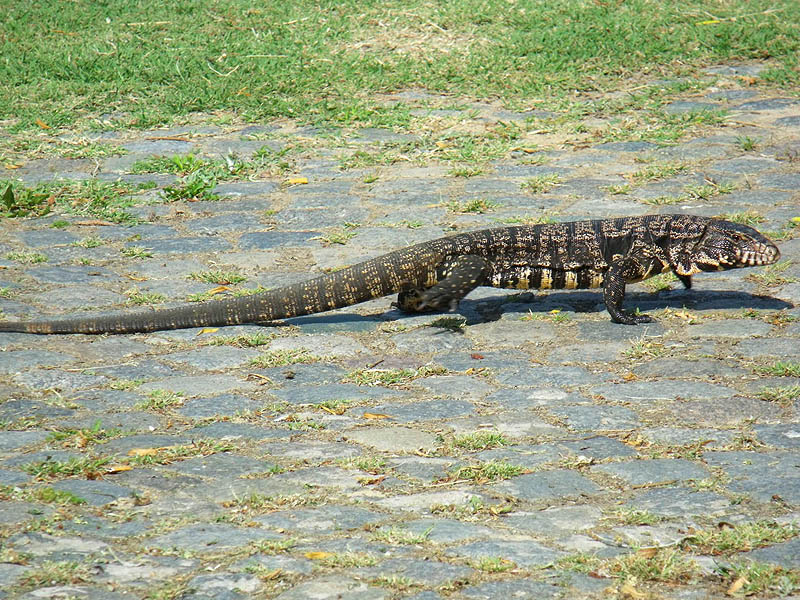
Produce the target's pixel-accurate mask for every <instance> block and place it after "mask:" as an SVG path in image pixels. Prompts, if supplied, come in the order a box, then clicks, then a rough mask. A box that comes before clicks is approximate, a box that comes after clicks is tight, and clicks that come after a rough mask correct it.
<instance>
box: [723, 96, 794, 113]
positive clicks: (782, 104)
mask: <svg viewBox="0 0 800 600" xmlns="http://www.w3.org/2000/svg"><path fill="white" fill-rule="evenodd" d="M798 104H800V100H798V99H797V98H769V99H767V100H754V101H752V102H744V103H743V104H740V105H739V106H737V107H736V110H750V111H760V110H783V109H785V108H791V107H794V106H797V105H798Z"/></svg>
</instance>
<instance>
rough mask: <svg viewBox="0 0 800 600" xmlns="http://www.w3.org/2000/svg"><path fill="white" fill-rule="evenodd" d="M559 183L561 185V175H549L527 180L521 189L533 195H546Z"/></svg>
mask: <svg viewBox="0 0 800 600" xmlns="http://www.w3.org/2000/svg"><path fill="white" fill-rule="evenodd" d="M559 183H561V175H559V174H558V173H547V174H544V175H537V176H536V177H531V178H530V179H527V180H526V181H524V182H523V183H522V184H521V185H520V187H521V188H522V189H523V190H525V191H527V192H530V193H532V194H546V193H547V192H549V191H550V190H552V189H553V188H554V187H556V186H557V185H558V184H559Z"/></svg>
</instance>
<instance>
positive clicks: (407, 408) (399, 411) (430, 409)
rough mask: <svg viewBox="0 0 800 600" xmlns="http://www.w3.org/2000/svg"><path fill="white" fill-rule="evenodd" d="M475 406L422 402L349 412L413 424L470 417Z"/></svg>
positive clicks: (393, 404) (454, 401)
mask: <svg viewBox="0 0 800 600" xmlns="http://www.w3.org/2000/svg"><path fill="white" fill-rule="evenodd" d="M474 412H475V406H474V405H473V404H472V403H470V402H467V401H465V400H427V401H425V400H423V401H422V402H409V403H405V404H401V403H392V404H378V405H376V406H370V407H366V408H360V407H359V408H355V409H353V410H352V411H350V412H349V414H352V415H354V416H355V415H359V416H361V415H363V414H364V413H372V414H376V413H377V414H382V415H389V417H390V418H391V420H392V421H396V422H402V423H414V422H423V421H435V420H439V419H455V418H458V417H464V416H468V415H471V414H473V413H474Z"/></svg>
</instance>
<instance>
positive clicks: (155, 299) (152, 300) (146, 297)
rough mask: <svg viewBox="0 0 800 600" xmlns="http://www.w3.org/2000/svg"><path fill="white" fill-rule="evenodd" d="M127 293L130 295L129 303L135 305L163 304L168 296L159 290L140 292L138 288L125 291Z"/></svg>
mask: <svg viewBox="0 0 800 600" xmlns="http://www.w3.org/2000/svg"><path fill="white" fill-rule="evenodd" d="M125 294H126V295H127V296H128V301H127V303H128V304H130V305H134V306H142V305H144V304H161V303H162V302H166V300H167V297H166V296H165V295H164V294H161V293H159V292H140V291H139V290H137V289H131V290H128V291H127V292H125Z"/></svg>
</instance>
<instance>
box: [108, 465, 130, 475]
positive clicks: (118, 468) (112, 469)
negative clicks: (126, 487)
mask: <svg viewBox="0 0 800 600" xmlns="http://www.w3.org/2000/svg"><path fill="white" fill-rule="evenodd" d="M132 470H133V467H132V466H130V465H106V467H105V472H106V474H107V475H110V474H113V473H124V472H125V471H132Z"/></svg>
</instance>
